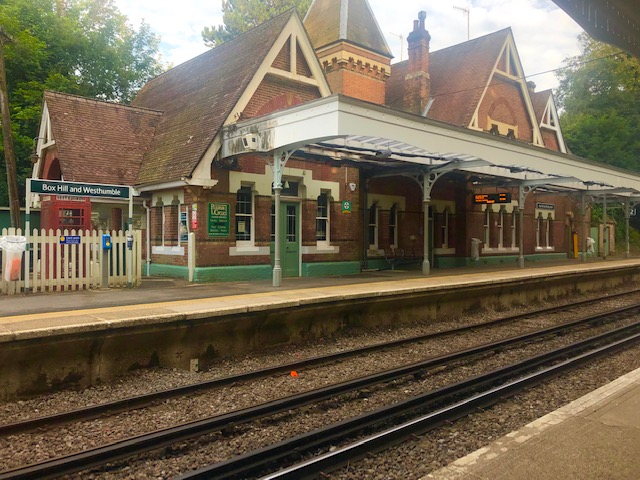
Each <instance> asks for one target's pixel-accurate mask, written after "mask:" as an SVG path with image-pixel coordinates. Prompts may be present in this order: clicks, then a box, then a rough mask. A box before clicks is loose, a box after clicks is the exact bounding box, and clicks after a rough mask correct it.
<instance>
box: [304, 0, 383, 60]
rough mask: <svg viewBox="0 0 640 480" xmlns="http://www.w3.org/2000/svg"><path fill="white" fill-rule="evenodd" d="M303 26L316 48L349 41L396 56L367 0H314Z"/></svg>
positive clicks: (374, 50) (380, 52)
mask: <svg viewBox="0 0 640 480" xmlns="http://www.w3.org/2000/svg"><path fill="white" fill-rule="evenodd" d="M304 26H305V28H306V29H307V32H308V33H309V39H310V40H311V43H312V44H313V46H314V47H315V48H316V49H320V48H322V47H326V46H328V45H331V44H334V43H337V42H340V41H347V42H350V43H353V44H355V45H359V46H361V47H364V48H366V49H368V50H371V51H373V52H376V53H379V54H381V55H383V56H385V57H388V58H392V57H393V55H392V54H391V49H390V48H389V45H388V44H387V41H386V40H385V38H384V35H383V34H382V32H381V30H380V26H379V25H378V21H377V20H376V17H375V15H374V14H373V11H372V10H371V7H370V6H369V2H367V0H314V1H313V3H312V4H311V6H310V7H309V10H308V12H307V15H306V16H305V17H304Z"/></svg>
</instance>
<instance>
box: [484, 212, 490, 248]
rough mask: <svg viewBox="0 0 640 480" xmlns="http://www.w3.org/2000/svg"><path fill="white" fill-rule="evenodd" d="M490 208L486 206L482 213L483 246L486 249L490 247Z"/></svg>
mask: <svg viewBox="0 0 640 480" xmlns="http://www.w3.org/2000/svg"><path fill="white" fill-rule="evenodd" d="M490 241H491V207H489V206H487V208H486V210H485V211H484V244H485V246H486V247H489V246H491V243H490Z"/></svg>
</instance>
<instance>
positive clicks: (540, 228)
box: [536, 213, 544, 248]
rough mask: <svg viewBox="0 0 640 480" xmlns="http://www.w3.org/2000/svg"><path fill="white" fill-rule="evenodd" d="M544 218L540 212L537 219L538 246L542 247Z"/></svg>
mask: <svg viewBox="0 0 640 480" xmlns="http://www.w3.org/2000/svg"><path fill="white" fill-rule="evenodd" d="M543 224H544V219H543V218H542V214H541V213H540V214H538V218H537V219H536V248H542V234H543V232H544V225H543Z"/></svg>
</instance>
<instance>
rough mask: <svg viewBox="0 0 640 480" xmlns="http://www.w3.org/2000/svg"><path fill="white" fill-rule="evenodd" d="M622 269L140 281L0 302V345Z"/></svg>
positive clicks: (571, 266) (622, 262) (581, 266)
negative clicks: (136, 323) (97, 326)
mask: <svg viewBox="0 0 640 480" xmlns="http://www.w3.org/2000/svg"><path fill="white" fill-rule="evenodd" d="M628 266H640V259H639V258H632V259H615V260H611V259H610V260H607V261H605V262H603V261H598V260H591V261H588V262H586V263H582V262H580V261H577V260H568V261H564V262H557V263H554V264H549V263H539V264H531V265H528V266H527V268H524V269H520V268H517V267H515V266H474V267H470V268H458V269H448V270H434V271H432V273H431V274H430V275H428V276H424V275H422V274H421V272H419V271H415V270H413V271H412V270H394V271H392V270H385V271H371V272H363V273H361V274H359V275H351V276H344V277H319V278H285V279H283V281H282V286H281V287H273V286H272V285H271V281H270V280H269V281H267V280H259V281H253V282H227V283H209V284H189V283H187V282H185V281H183V280H175V279H168V278H145V279H144V280H143V282H142V286H141V287H138V288H133V289H100V290H83V291H72V292H60V293H37V294H26V295H15V296H0V337H3V336H6V335H7V334H10V335H20V334H21V333H27V332H33V331H34V330H37V331H42V330H45V331H46V330H56V329H59V328H72V327H73V325H74V324H76V325H77V324H80V323H81V324H84V325H87V324H88V323H91V322H96V323H104V322H108V323H109V324H113V323H115V322H118V321H119V320H120V321H128V320H132V319H142V318H145V317H147V318H148V319H152V318H161V317H170V316H171V315H172V314H173V315H178V314H186V315H196V314H201V315H204V314H205V313H206V312H209V313H213V314H216V313H217V314H222V313H223V312H225V311H226V312H229V311H236V312H237V313H240V310H239V309H245V311H249V310H251V309H261V308H263V309H271V308H277V307H278V306H284V305H285V304H289V305H291V302H301V303H302V304H304V303H313V302H314V301H316V302H320V301H327V300H329V301H330V300H332V299H336V300H345V299H349V298H353V299H357V298H362V297H365V296H371V295H373V296H380V295H391V294H394V293H401V292H406V291H408V290H414V291H417V290H421V291H422V290H429V289H443V288H450V287H455V286H465V285H482V284H487V283H492V284H494V283H499V282H510V281H513V280H517V279H532V278H545V277H548V276H550V275H558V274H566V275H571V274H573V273H578V272H587V271H589V270H602V269H616V268H620V267H628ZM41 333H44V332H41Z"/></svg>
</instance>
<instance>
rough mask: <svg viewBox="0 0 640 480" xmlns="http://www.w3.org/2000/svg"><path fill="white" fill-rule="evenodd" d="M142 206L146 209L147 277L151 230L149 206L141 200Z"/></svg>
mask: <svg viewBox="0 0 640 480" xmlns="http://www.w3.org/2000/svg"><path fill="white" fill-rule="evenodd" d="M142 206H143V207H144V209H145V210H146V211H147V277H150V276H151V272H150V271H151V232H150V231H149V226H150V224H151V207H149V206H148V205H147V201H146V200H143V201H142Z"/></svg>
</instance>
